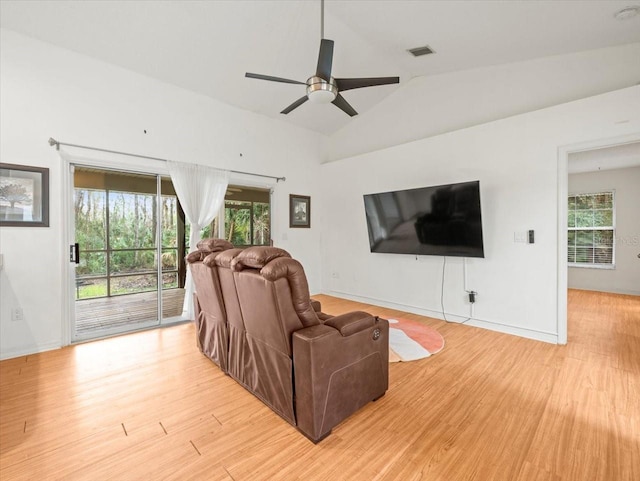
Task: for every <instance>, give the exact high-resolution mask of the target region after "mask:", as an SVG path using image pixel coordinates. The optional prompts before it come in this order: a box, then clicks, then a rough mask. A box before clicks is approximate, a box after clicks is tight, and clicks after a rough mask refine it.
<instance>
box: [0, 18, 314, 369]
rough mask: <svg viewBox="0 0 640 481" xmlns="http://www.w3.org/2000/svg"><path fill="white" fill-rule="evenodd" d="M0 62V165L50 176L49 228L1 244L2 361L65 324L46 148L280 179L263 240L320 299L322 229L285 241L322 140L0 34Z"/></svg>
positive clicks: (48, 338)
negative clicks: (290, 261) (297, 267)
mask: <svg viewBox="0 0 640 481" xmlns="http://www.w3.org/2000/svg"><path fill="white" fill-rule="evenodd" d="M0 55H1V57H0V62H1V65H2V68H1V69H0V96H1V97H0V104H1V106H2V109H1V112H0V115H1V117H0V158H1V159H2V162H5V163H13V164H25V165H34V166H42V167H48V168H49V169H50V187H51V189H50V206H51V222H50V223H51V227H49V228H16V227H7V228H2V229H1V232H0V252H1V253H2V254H4V268H3V269H2V270H1V271H0V306H1V307H0V357H3V358H6V357H12V356H15V355H19V354H23V353H31V352H35V351H39V350H44V349H50V348H55V347H58V346H60V345H61V342H62V338H61V332H62V324H63V323H65V322H68V320H67V319H63V318H62V314H61V313H62V309H63V307H62V306H63V303H64V302H65V300H64V299H62V292H63V291H62V287H61V284H62V280H61V276H62V265H63V261H64V259H65V258H66V255H67V247H66V246H65V245H63V240H62V239H63V234H64V226H63V225H62V201H61V199H62V191H61V179H62V172H61V161H60V160H59V158H58V155H57V154H56V152H55V150H54V149H52V148H51V147H49V146H48V144H47V139H48V138H49V137H54V138H55V139H57V140H59V141H61V142H70V143H77V144H84V145H90V146H98V147H103V148H108V149H113V150H120V151H125V152H134V153H139V154H144V155H148V156H155V157H161V158H169V159H174V160H180V161H188V162H196V163H201V164H208V165H212V166H215V167H219V168H229V169H235V170H241V171H251V172H259V173H263V174H269V175H276V176H286V177H287V180H286V182H281V183H279V184H278V185H277V186H276V187H275V193H274V203H275V208H274V209H275V210H274V212H273V234H272V236H273V238H274V241H275V244H276V245H277V246H280V247H283V248H285V249H287V250H289V251H290V252H291V253H292V255H293V256H294V257H296V258H298V259H300V260H301V262H302V263H303V265H304V266H305V270H306V271H307V275H308V278H309V283H310V288H311V290H312V292H314V291H319V290H320V255H319V251H320V229H321V227H320V225H319V223H312V228H311V229H289V228H288V195H289V194H290V193H295V194H306V195H311V197H312V207H314V208H315V206H316V205H317V202H314V201H316V200H317V199H318V194H319V192H320V187H319V164H320V159H321V158H322V156H323V152H324V148H325V146H324V142H325V140H326V139H325V138H324V137H323V136H321V135H318V134H313V133H310V132H309V131H306V130H303V129H299V128H295V127H293V126H291V125H289V124H286V123H284V122H279V121H274V120H271V119H268V118H267V117H264V116H259V115H255V114H252V113H249V112H246V111H242V110H239V109H236V108H234V107H230V106H228V105H226V104H223V103H221V102H218V101H215V100H212V99H210V98H207V97H204V96H201V95H197V94H194V93H191V92H188V91H186V90H183V89H180V88H177V87H174V86H171V85H168V84H164V83H161V82H158V81H155V80H153V79H150V78H147V77H144V76H141V75H138V74H134V73H132V72H129V71H127V70H124V69H121V68H118V67H114V66H111V65H109V64H106V63H103V62H100V61H96V60H92V59H90V58H88V57H84V56H82V55H79V54H76V53H73V52H70V51H67V50H64V49H60V48H57V47H53V46H51V45H49V44H45V43H42V42H39V41H35V40H32V39H29V38H28V37H25V36H22V35H19V34H16V33H14V32H11V31H7V30H2V32H1V41H0ZM144 130H146V131H147V133H146V134H145V133H144V132H143V131H144ZM240 153H242V156H240ZM14 307H21V308H23V310H24V321H21V322H12V321H11V315H10V313H11V309H12V308H14Z"/></svg>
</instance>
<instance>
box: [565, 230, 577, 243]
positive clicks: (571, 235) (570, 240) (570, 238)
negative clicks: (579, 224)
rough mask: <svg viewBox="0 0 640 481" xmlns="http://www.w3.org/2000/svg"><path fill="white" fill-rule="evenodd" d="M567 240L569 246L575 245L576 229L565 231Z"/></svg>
mask: <svg viewBox="0 0 640 481" xmlns="http://www.w3.org/2000/svg"><path fill="white" fill-rule="evenodd" d="M567 241H568V242H567V244H569V245H570V246H574V245H576V231H574V230H570V231H569V232H568V233H567Z"/></svg>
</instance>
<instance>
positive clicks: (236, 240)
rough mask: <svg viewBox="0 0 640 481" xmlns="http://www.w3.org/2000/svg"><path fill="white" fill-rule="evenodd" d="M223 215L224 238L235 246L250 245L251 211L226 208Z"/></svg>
mask: <svg viewBox="0 0 640 481" xmlns="http://www.w3.org/2000/svg"><path fill="white" fill-rule="evenodd" d="M249 205H251V203H249ZM224 214H225V223H224V233H225V238H226V239H227V240H228V241H229V242H231V243H232V244H233V245H235V246H246V245H251V209H250V208H249V209H247V208H235V207H234V208H229V207H227V208H225V210H224Z"/></svg>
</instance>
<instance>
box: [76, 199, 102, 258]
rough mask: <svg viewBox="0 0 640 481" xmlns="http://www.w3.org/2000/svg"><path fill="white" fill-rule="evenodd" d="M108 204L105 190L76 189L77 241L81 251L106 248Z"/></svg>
mask: <svg viewBox="0 0 640 481" xmlns="http://www.w3.org/2000/svg"><path fill="white" fill-rule="evenodd" d="M106 202H107V196H106V192H105V191H104V190H90V189H75V192H74V204H75V205H74V207H75V219H76V241H77V242H78V244H80V248H81V249H83V250H97V249H105V248H106V245H107V244H106V240H105V239H106V232H107V210H106Z"/></svg>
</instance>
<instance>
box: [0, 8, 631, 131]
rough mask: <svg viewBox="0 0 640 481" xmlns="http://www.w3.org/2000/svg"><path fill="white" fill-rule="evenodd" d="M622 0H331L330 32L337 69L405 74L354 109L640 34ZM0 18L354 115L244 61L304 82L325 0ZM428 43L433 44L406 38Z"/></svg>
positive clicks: (216, 84) (252, 91) (146, 63)
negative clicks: (406, 88) (417, 88)
mask: <svg viewBox="0 0 640 481" xmlns="http://www.w3.org/2000/svg"><path fill="white" fill-rule="evenodd" d="M628 5H629V0H622V1H617V0H607V1H582V0H569V1H563V0H551V1H544V0H527V1H516V0H508V1H479V0H476V1H451V0H449V1H416V0H413V1H404V0H392V1H391V0H374V1H366V0H350V1H347V0H327V2H326V6H325V11H326V13H325V37H326V38H329V39H332V40H334V41H335V50H334V63H333V73H334V76H336V77H376V76H400V82H401V83H400V85H399V86H398V85H389V86H381V87H371V88H365V89H359V90H352V91H349V92H345V94H344V96H345V98H346V99H347V100H348V101H349V102H350V103H351V105H352V106H353V107H354V108H355V109H356V110H357V111H358V112H359V113H360V114H361V115H366V112H367V111H368V110H369V109H371V107H373V106H374V105H375V104H377V103H378V102H380V101H381V100H383V99H384V98H385V97H386V96H388V95H389V94H390V93H391V92H393V91H394V90H395V89H398V88H403V84H404V83H406V82H407V81H408V80H409V79H410V78H412V77H416V76H423V75H424V76H429V75H436V74H441V73H446V72H453V71H460V70H466V69H471V68H477V67H484V66H489V65H497V64H503V63H509V62H517V61H522V60H528V59H532V58H538V57H545V56H550V55H559V54H565V53H570V52H576V51H582V50H591V49H596V48H603V47H610V46H615V45H621V44H627V43H633V42H640V16H637V17H635V18H633V19H630V20H626V21H620V20H617V19H615V18H614V14H615V12H616V11H618V10H620V9H622V8H624V7H627V6H628ZM0 19H1V20H0V25H1V26H2V27H3V28H8V29H11V30H14V31H17V32H20V33H23V34H26V35H29V36H32V37H35V38H38V39H40V40H43V41H47V42H50V43H52V44H55V45H58V46H61V47H65V48H68V49H71V50H74V51H76V52H80V53H83V54H86V55H89V56H91V57H94V58H97V59H100V60H103V61H106V62H109V63H112V64H116V65H119V66H121V67H124V68H127V69H129V70H133V71H135V72H138V73H141V74H144V75H147V76H150V77H153V78H156V79H159V80H162V81H165V82H169V83H171V84H174V85H177V86H180V87H183V88H186V89H189V90H192V91H195V92H199V93H202V94H205V95H207V96H209V97H213V98H216V99H218V100H221V101H224V102H226V103H229V104H231V105H234V106H237V107H240V108H243V109H246V110H249V111H253V112H256V113H259V114H264V115H267V116H269V117H273V118H280V119H282V120H285V121H288V122H291V123H293V124H296V125H299V126H301V127H304V128H308V129H311V130H315V131H317V132H321V133H324V134H331V133H333V132H335V131H337V130H339V129H340V128H342V127H344V126H345V125H347V123H348V122H349V121H350V118H349V117H348V116H347V115H346V114H344V113H343V112H342V111H340V110H339V109H337V108H336V107H334V106H332V105H315V104H312V103H310V102H307V103H305V104H304V105H303V106H301V107H299V108H298V109H296V110H295V111H293V112H292V113H290V114H289V115H286V116H285V115H281V114H280V113H279V112H280V111H281V110H282V109H283V108H284V107H286V106H287V105H289V104H290V103H292V102H293V101H294V100H296V99H298V98H300V97H302V96H303V95H304V93H305V90H304V86H302V85H291V84H282V83H274V82H266V81H262V80H255V79H247V78H245V77H244V74H245V72H254V73H261V74H266V75H273V76H278V77H285V78H290V79H295V80H300V81H303V82H304V81H305V80H306V79H307V77H309V76H311V75H312V74H313V73H314V72H315V67H316V62H317V55H318V48H319V39H320V1H319V0H318V1H316V0H313V1H311V0H297V1H294V0H288V1H271V0H258V1H250V0H234V1H223V0H216V1H186V0H182V1H90V2H89V1H56V0H46V1H13V0H2V2H1V3H0ZM425 44H426V45H429V46H430V47H431V48H433V49H434V50H435V51H436V54H435V55H429V56H425V57H419V58H414V57H413V56H411V55H410V54H409V53H407V52H406V50H407V49H409V48H413V47H418V46H422V45H425Z"/></svg>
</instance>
